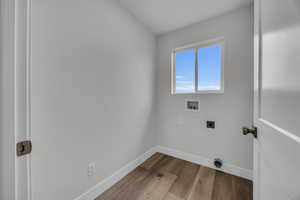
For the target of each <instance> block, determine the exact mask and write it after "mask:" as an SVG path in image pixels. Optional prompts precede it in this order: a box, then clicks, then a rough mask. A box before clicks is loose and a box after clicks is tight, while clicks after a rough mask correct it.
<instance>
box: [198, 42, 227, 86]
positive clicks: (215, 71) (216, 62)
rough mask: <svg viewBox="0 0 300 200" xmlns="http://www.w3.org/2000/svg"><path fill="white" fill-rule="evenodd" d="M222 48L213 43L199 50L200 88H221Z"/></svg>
mask: <svg viewBox="0 0 300 200" xmlns="http://www.w3.org/2000/svg"><path fill="white" fill-rule="evenodd" d="M221 65H222V49H221V46H220V45H213V46H210V47H207V48H200V49H199V50H198V90H200V91H201V90H204V91H209V90H220V89H221Z"/></svg>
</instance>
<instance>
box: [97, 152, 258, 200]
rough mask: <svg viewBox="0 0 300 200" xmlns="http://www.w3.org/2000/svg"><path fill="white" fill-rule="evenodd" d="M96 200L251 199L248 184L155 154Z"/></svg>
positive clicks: (214, 171) (249, 183)
mask: <svg viewBox="0 0 300 200" xmlns="http://www.w3.org/2000/svg"><path fill="white" fill-rule="evenodd" d="M96 200H252V182H251V181H248V180H245V179H242V178H239V177H236V176H232V175H229V174H226V173H223V172H219V171H216V170H213V169H209V168H206V167H203V166H200V165H197V164H193V163H190V162H187V161H183V160H179V159H176V158H173V157H170V156H166V155H163V154H155V155H153V156H152V157H151V158H149V159H148V160H147V161H146V162H144V163H143V164H142V165H141V166H139V167H138V168H136V169H135V170H134V171H133V172H131V173H130V174H128V175H127V176H126V177H124V178H123V179H122V180H121V181H119V182H118V183H116V184H115V185H114V186H113V187H111V188H110V189H109V190H107V191H106V192H105V193H103V194H102V195H101V196H99V197H98V198H97V199H96Z"/></svg>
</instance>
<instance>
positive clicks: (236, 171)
mask: <svg viewBox="0 0 300 200" xmlns="http://www.w3.org/2000/svg"><path fill="white" fill-rule="evenodd" d="M155 151H156V152H159V153H163V154H166V155H169V156H173V157H175V158H179V159H182V160H186V161H189V162H192V163H196V164H199V165H202V166H205V167H209V168H212V169H216V170H219V171H223V172H226V173H228V174H232V175H235V176H239V177H242V178H245V179H248V180H252V170H249V169H244V168H241V167H237V166H234V165H231V164H227V163H223V167H222V168H221V169H217V168H216V167H215V166H214V164H213V160H211V159H208V158H204V157H201V156H199V155H195V154H191V153H186V152H181V151H178V150H174V149H170V148H167V147H162V146H156V147H155Z"/></svg>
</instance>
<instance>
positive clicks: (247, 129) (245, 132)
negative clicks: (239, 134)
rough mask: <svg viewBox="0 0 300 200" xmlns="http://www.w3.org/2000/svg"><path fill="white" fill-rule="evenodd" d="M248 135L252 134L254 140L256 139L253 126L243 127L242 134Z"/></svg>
mask: <svg viewBox="0 0 300 200" xmlns="http://www.w3.org/2000/svg"><path fill="white" fill-rule="evenodd" d="M249 133H250V134H252V135H253V137H254V138H257V128H256V127H255V126H253V127H252V128H248V127H243V134H244V135H248V134H249Z"/></svg>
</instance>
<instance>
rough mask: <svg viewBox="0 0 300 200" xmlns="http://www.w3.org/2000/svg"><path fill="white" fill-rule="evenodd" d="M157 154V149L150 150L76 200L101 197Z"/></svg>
mask: <svg viewBox="0 0 300 200" xmlns="http://www.w3.org/2000/svg"><path fill="white" fill-rule="evenodd" d="M155 153H156V150H155V148H152V149H150V150H149V151H147V152H146V153H144V154H143V155H141V156H139V157H138V158H137V159H135V160H134V161H131V162H130V163H128V164H127V165H125V166H124V167H122V168H121V169H119V170H118V171H117V172H115V173H114V174H113V175H111V176H110V177H108V178H106V179H104V180H103V181H101V182H100V183H98V184H97V185H95V186H94V187H92V188H91V189H89V190H88V191H86V192H85V193H83V194H82V195H80V196H79V197H77V198H76V199H74V200H94V199H96V198H97V197H98V196H100V195H101V194H102V193H103V192H105V191H106V190H107V189H109V188H110V187H111V186H113V185H114V184H116V183H117V182H118V181H120V180H121V179H122V178H123V177H125V176H126V175H127V174H129V173H130V172H132V171H133V170H134V169H135V168H137V167H138V166H139V165H141V164H142V163H143V162H144V161H145V160H147V159H148V158H150V157H151V156H152V155H153V154H155Z"/></svg>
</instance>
